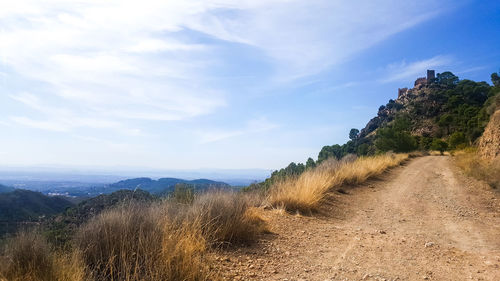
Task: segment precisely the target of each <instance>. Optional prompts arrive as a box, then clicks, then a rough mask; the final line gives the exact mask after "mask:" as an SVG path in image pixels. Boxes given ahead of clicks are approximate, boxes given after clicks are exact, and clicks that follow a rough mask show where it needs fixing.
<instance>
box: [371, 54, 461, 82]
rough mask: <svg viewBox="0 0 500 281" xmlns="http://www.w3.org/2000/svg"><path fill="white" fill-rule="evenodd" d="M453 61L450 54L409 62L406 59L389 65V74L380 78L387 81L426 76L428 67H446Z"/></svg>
mask: <svg viewBox="0 0 500 281" xmlns="http://www.w3.org/2000/svg"><path fill="white" fill-rule="evenodd" d="M451 63H453V59H452V58H451V57H449V56H435V57H432V58H430V59H424V60H420V61H415V62H411V63H407V62H406V61H402V62H399V63H393V64H390V65H389V66H387V68H386V70H385V71H386V72H387V73H389V74H388V75H387V76H386V77H385V78H384V79H382V80H380V82H382V83H387V82H394V81H401V80H405V79H409V78H411V79H413V78H416V77H420V76H425V71H426V70H427V69H434V68H438V67H444V66H447V65H450V64H451Z"/></svg>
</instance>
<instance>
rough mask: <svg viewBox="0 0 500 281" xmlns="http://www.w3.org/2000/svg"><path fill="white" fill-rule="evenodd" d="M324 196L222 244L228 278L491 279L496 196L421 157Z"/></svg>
mask: <svg viewBox="0 0 500 281" xmlns="http://www.w3.org/2000/svg"><path fill="white" fill-rule="evenodd" d="M347 192H348V194H338V193H335V194H332V195H331V196H330V197H329V201H328V204H326V207H325V210H324V214H323V215H319V216H314V217H302V216H298V215H290V214H285V213H283V212H280V211H278V210H274V211H265V212H264V216H265V217H266V218H267V219H268V220H269V224H270V226H271V228H272V231H273V232H274V234H268V235H265V236H264V237H263V239H261V240H260V242H258V243H257V244H255V245H253V246H251V247H246V248H237V249H234V250H230V251H227V250H225V251H222V252H221V253H220V254H217V255H216V257H215V258H216V259H217V262H216V264H215V265H214V268H213V269H214V270H219V271H220V272H222V274H223V275H224V277H225V278H226V279H227V280H290V281H291V280H322V281H323V280H499V277H500V212H499V211H500V197H499V195H498V193H495V192H493V191H491V190H490V188H489V187H487V186H485V185H483V184H481V183H479V182H477V181H475V180H472V179H470V178H467V177H465V176H463V175H462V174H461V172H460V171H459V170H458V169H457V168H456V167H454V166H453V164H452V161H451V159H450V158H449V157H440V156H428V157H422V158H417V159H415V160H413V161H411V162H410V163H409V164H407V165H405V166H403V167H400V168H396V169H394V170H392V171H390V172H389V173H387V174H385V175H384V176H383V177H382V179H379V180H374V181H370V182H368V183H366V184H364V185H362V186H358V187H356V188H352V189H348V190H347Z"/></svg>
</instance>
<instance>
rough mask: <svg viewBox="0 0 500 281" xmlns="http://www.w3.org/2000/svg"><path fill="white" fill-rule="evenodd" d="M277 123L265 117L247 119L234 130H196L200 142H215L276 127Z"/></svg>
mask: <svg viewBox="0 0 500 281" xmlns="http://www.w3.org/2000/svg"><path fill="white" fill-rule="evenodd" d="M277 127H278V125H277V124H275V123H272V122H270V121H269V120H267V119H266V118H259V119H252V120H249V121H248V122H247V123H246V125H245V126H243V127H242V128H239V129H234V130H220V129H215V128H212V129H210V130H207V131H199V132H197V135H198V138H199V140H200V143H211V142H217V141H221V140H225V139H229V138H234V137H239V136H244V135H251V134H256V133H261V132H265V131H269V130H272V129H275V128H277Z"/></svg>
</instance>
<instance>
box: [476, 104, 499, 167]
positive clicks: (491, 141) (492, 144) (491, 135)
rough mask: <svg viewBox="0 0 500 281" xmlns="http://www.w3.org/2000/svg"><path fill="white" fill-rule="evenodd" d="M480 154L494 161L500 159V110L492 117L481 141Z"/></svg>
mask: <svg viewBox="0 0 500 281" xmlns="http://www.w3.org/2000/svg"><path fill="white" fill-rule="evenodd" d="M479 154H480V155H481V157H482V158H484V159H486V160H488V161H493V160H496V159H500V109H497V111H495V113H494V114H493V115H491V117H490V122H489V123H488V126H486V129H485V130H484V133H483V135H482V136H481V138H480V139H479Z"/></svg>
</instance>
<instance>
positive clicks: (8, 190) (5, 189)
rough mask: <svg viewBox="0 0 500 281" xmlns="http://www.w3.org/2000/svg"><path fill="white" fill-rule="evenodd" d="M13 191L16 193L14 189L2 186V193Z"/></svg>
mask: <svg viewBox="0 0 500 281" xmlns="http://www.w3.org/2000/svg"><path fill="white" fill-rule="evenodd" d="M12 191H14V188H13V187H10V186H5V185H2V184H0V193H5V192H12Z"/></svg>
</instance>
